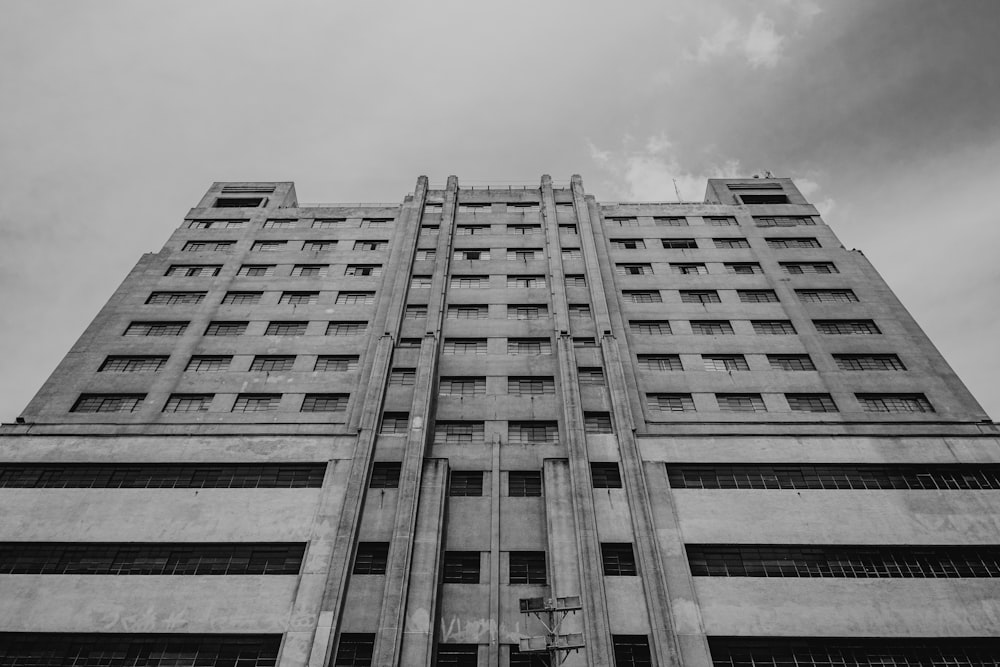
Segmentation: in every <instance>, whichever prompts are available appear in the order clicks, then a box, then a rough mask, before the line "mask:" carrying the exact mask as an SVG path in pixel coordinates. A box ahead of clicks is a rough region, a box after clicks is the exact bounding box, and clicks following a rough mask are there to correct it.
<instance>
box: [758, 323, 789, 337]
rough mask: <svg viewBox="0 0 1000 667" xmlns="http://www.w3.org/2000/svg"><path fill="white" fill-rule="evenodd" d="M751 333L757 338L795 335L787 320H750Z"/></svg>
mask: <svg viewBox="0 0 1000 667" xmlns="http://www.w3.org/2000/svg"><path fill="white" fill-rule="evenodd" d="M750 325H751V326H752V327H753V332H754V333H755V334H757V335H758V336H787V335H791V334H794V333H795V327H794V326H792V323H791V322H790V321H789V320H751V321H750Z"/></svg>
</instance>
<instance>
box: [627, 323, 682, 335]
mask: <svg viewBox="0 0 1000 667" xmlns="http://www.w3.org/2000/svg"><path fill="white" fill-rule="evenodd" d="M628 326H629V330H630V331H631V332H632V333H636V334H647V335H650V336H666V335H668V334H672V333H673V331H672V330H671V329H670V322H668V321H667V320H629V323H628Z"/></svg>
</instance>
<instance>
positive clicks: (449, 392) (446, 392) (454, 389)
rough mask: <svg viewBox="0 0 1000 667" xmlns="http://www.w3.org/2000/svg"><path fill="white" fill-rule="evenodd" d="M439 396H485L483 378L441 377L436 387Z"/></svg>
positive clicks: (484, 379) (484, 380) (484, 381)
mask: <svg viewBox="0 0 1000 667" xmlns="http://www.w3.org/2000/svg"><path fill="white" fill-rule="evenodd" d="M438 394H439V395H440V396H485V395H486V378H485V377H442V378H441V382H440V384H439V385H438Z"/></svg>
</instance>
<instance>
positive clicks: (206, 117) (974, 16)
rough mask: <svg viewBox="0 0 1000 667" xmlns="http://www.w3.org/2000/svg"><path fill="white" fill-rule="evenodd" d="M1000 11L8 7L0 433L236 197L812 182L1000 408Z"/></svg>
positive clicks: (202, 2) (1, 52) (102, 2)
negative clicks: (752, 178)
mask: <svg viewBox="0 0 1000 667" xmlns="http://www.w3.org/2000/svg"><path fill="white" fill-rule="evenodd" d="M998 34H1000V2H997V1H996V0H950V1H947V2H946V1H945V0H937V1H935V2H930V1H925V0H879V1H878V2H872V1H871V0H866V1H863V2H862V1H858V0H831V1H823V0H801V1H793V0H755V1H754V2H733V1H727V0H699V1H697V2H673V1H670V0H655V1H650V2H645V1H639V0H636V1H634V2H633V1H630V0H621V1H620V2H613V3H612V2H606V1H605V2H597V1H593V0H574V1H572V2H569V1H567V2H561V1H557V0H551V1H541V2H540V1H539V0H533V1H532V2H521V1H518V0H508V1H507V2H504V3H486V2H475V1H469V0H462V1H457V0H456V1H454V2H447V1H441V2H424V3H415V2H379V1H372V2H355V3H348V2H340V3H335V2H327V1H318V0H317V1H314V2H308V1H304V0H303V1H288V2H277V1H274V2H255V1H251V0H240V1H232V2H222V1H219V2H208V1H206V0H197V1H194V0H174V1H172V2H169V3H167V2H147V1H145V0H127V1H125V0H123V1H119V2H111V1H108V0H91V1H89V2H86V3H84V2H79V0H61V1H60V0H47V1H46V2H38V1H37V0H5V1H4V2H3V3H2V4H0V345H2V349H3V354H2V355H0V421H4V422H11V421H13V418H14V417H16V416H17V414H18V413H19V412H20V411H21V410H22V409H23V407H24V406H25V405H27V403H28V401H29V400H30V398H31V396H32V395H33V394H34V393H35V392H36V391H37V390H38V388H39V387H40V386H41V384H42V382H43V381H44V380H45V378H46V377H47V376H48V375H49V374H50V373H51V372H52V370H53V369H54V368H55V366H56V364H57V363H58V362H59V360H60V359H61V358H62V357H63V355H65V353H66V352H67V351H68V350H69V348H70V347H71V345H72V344H73V343H74V341H75V340H76V338H77V337H78V336H79V335H80V334H81V333H82V332H83V330H84V328H85V327H86V326H87V324H88V323H89V322H90V321H91V320H92V318H93V317H94V316H95V315H96V314H97V312H98V310H99V309H100V308H101V306H103V305H104V303H105V301H106V300H107V298H108V297H109V296H110V295H111V293H112V291H113V290H114V289H115V288H116V287H117V286H118V284H119V283H120V282H121V280H122V279H123V278H124V277H125V275H126V274H127V273H128V271H129V270H130V269H131V268H132V266H134V264H135V262H136V261H137V260H138V258H139V256H140V255H141V254H142V253H144V252H154V251H157V250H159V248H160V247H161V246H162V244H163V242H164V241H165V240H166V239H167V237H168V236H169V235H170V233H171V232H172V231H173V229H174V228H176V227H177V226H178V225H179V224H180V223H181V221H182V218H183V216H184V215H185V214H186V213H187V211H188V209H189V208H191V207H192V206H193V205H195V204H196V203H197V202H198V200H199V199H200V197H201V196H202V194H203V193H204V192H205V190H206V189H207V188H208V187H209V186H210V185H211V183H212V182H213V181H255V180H259V181H278V180H292V181H295V183H296V189H297V192H298V195H299V199H300V201H302V202H337V201H384V202H399V201H400V200H402V198H403V196H404V195H405V194H406V193H408V192H411V191H412V189H413V186H414V184H415V182H416V177H417V176H418V175H421V174H425V175H427V176H428V177H429V178H430V181H431V184H432V185H435V184H443V183H444V181H445V180H446V178H447V176H448V175H449V174H456V175H458V176H459V179H460V183H461V184H463V185H470V184H477V185H482V184H490V183H494V184H499V183H503V184H507V183H514V184H526V185H534V184H537V183H538V181H539V179H540V176H541V175H542V174H546V173H547V174H551V175H552V177H553V179H554V180H555V181H556V182H557V183H559V182H561V181H562V182H565V181H568V180H569V178H570V176H571V175H572V174H581V175H582V176H583V182H584V186H585V188H586V190H587V191H588V192H589V193H591V194H594V195H595V196H597V197H598V198H603V199H606V200H630V201H670V200H674V199H675V198H676V196H675V190H674V181H675V180H676V183H677V187H678V189H679V190H680V193H681V196H682V197H683V198H684V199H685V200H695V201H697V200H700V199H701V198H702V197H703V195H704V190H705V179H706V178H709V177H716V176H719V177H732V176H744V177H746V176H749V175H752V174H754V173H759V172H762V171H764V170H769V171H771V172H772V173H774V174H775V175H777V176H788V177H791V178H793V179H795V181H796V183H797V184H798V186H799V188H800V189H801V190H802V191H803V193H804V194H806V196H807V197H808V198H809V199H810V200H811V201H812V202H813V203H815V204H816V205H817V207H818V208H819V209H820V211H821V212H822V213H823V215H824V219H825V220H826V221H827V222H828V223H829V224H830V225H831V226H832V227H833V228H834V231H835V232H836V233H837V234H838V236H839V237H840V239H841V240H842V242H843V243H844V245H845V246H846V247H848V248H858V249H861V250H862V251H863V252H864V253H865V255H866V256H867V257H868V258H869V259H870V260H871V261H872V263H873V264H874V265H875V266H876V267H877V268H878V269H879V271H880V272H881V274H882V275H883V277H884V278H885V279H886V281H887V282H888V283H889V285H890V286H891V287H892V288H893V290H894V291H895V292H896V294H897V295H898V296H899V297H900V299H901V300H902V302H903V303H904V304H905V305H906V306H907V308H908V309H909V310H910V312H911V313H912V314H913V315H914V317H915V318H916V320H917V321H918V322H919V323H920V324H921V326H922V327H923V328H924V331H925V332H926V333H927V334H928V335H929V336H930V338H931V340H933V341H934V342H935V344H936V345H937V346H938V348H939V349H940V350H941V352H942V353H943V354H944V356H945V358H946V359H947V360H948V361H949V363H951V365H952V366H953V367H954V368H955V370H956V371H957V372H958V374H959V376H960V377H961V378H962V379H963V380H964V381H965V383H966V384H967V385H968V386H969V388H970V389H971V390H972V392H973V394H974V395H975V396H976V397H977V399H978V400H979V401H980V402H981V403H982V404H983V406H984V407H985V408H986V410H987V412H988V413H989V414H990V415H991V416H993V417H994V418H1000V383H997V382H995V381H994V376H995V375H996V372H997V371H998V370H1000V345H998V344H997V343H998V341H1000V309H998V308H997V305H998V301H1000V291H998V290H1000V261H998V258H997V249H998V248H1000V205H998V204H997V203H996V200H995V199H994V197H993V195H994V194H996V191H997V189H998V188H1000V73H998V70H997V66H998V63H1000V39H997V35H998Z"/></svg>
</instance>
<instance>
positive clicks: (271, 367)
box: [250, 354, 295, 373]
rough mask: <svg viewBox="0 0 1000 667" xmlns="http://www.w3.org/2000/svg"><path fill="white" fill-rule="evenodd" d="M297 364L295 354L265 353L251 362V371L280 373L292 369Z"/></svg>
mask: <svg viewBox="0 0 1000 667" xmlns="http://www.w3.org/2000/svg"><path fill="white" fill-rule="evenodd" d="M294 365H295V355H293V354H292V355H271V354H269V355H263V354H258V355H257V356H256V357H254V358H253V361H252V362H251V363H250V370H251V371H262V372H265V373H280V372H283V371H290V370H292V367H293V366H294Z"/></svg>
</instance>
